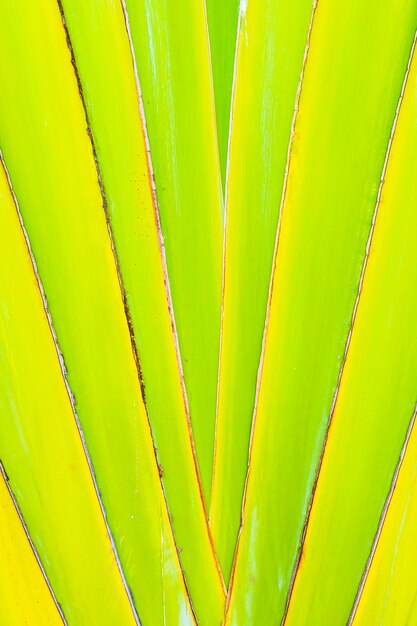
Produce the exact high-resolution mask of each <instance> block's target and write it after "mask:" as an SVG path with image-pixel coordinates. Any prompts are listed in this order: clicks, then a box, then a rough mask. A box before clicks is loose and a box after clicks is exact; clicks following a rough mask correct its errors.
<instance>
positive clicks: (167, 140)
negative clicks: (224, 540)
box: [125, 0, 223, 502]
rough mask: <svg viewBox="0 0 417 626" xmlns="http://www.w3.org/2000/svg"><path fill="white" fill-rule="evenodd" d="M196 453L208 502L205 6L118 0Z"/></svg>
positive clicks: (217, 220)
mask: <svg viewBox="0 0 417 626" xmlns="http://www.w3.org/2000/svg"><path fill="white" fill-rule="evenodd" d="M125 4H126V9H127V20H128V24H129V25H130V31H131V35H132V42H133V47H134V53H135V58H136V64H137V69H138V74H139V80H140V84H141V88H142V95H143V105H144V109H145V115H146V126H147V130H148V134H149V143H150V148H151V154H152V164H153V168H154V173H155V181H156V193H157V198H158V206H159V212H160V218H161V227H162V233H163V236H164V244H165V250H166V260H167V267H168V275H169V279H170V286H171V290H172V300H173V305H174V313H175V321H176V327H177V330H178V338H179V347H180V351H181V357H182V365H183V369H184V377H185V385H186V389H187V394H188V401H189V407H190V418H191V424H192V429H193V436H194V441H195V447H196V453H197V458H198V462H199V467H200V472H201V479H202V485H203V490H204V495H205V498H206V502H209V499H210V490H211V481H212V469H213V448H214V428H215V413H216V394H217V374H218V361H219V341H220V314H221V290H222V234H223V230H222V229H223V226H222V191H221V178H220V168H219V159H218V150H217V136H216V124H215V110H214V96H213V88H212V80H211V67H210V53H209V44H208V34H207V24H206V13H205V3H204V0H185V1H182V2H172V0H152V1H150V0H145V1H144V2H135V1H132V0H126V1H125Z"/></svg>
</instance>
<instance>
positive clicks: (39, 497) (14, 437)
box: [0, 167, 136, 626]
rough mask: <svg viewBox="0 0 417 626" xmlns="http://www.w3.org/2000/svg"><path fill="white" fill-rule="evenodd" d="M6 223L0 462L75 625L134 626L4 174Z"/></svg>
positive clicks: (0, 274)
mask: <svg viewBox="0 0 417 626" xmlns="http://www.w3.org/2000/svg"><path fill="white" fill-rule="evenodd" d="M0 222H1V227H0V239H1V241H0V304H1V306H0V459H1V460H2V464H3V466H4V467H5V469H6V472H7V474H8V476H9V480H10V487H11V489H12V491H13V493H14V494H15V496H16V499H17V503H18V505H19V508H20V510H21V512H22V515H23V517H24V519H25V521H26V524H27V528H28V531H29V533H30V535H31V537H32V540H33V543H34V545H35V547H36V549H37V551H38V554H39V557H40V559H41V562H42V564H43V566H44V568H45V571H46V574H47V576H48V579H49V581H50V583H51V586H52V588H53V590H54V593H55V596H56V598H57V600H58V601H59V603H60V605H61V606H62V609H63V611H64V613H65V616H66V619H67V621H68V624H69V625H72V624H74V625H75V624H80V623H83V624H91V625H97V626H98V625H99V624H103V623H105V622H106V620H107V621H110V622H112V621H113V622H114V623H116V622H117V623H118V624H121V625H123V626H133V625H134V624H135V623H136V620H135V617H134V614H133V612H132V608H131V606H130V603H129V598H128V595H127V593H126V589H125V588H124V586H123V581H122V578H121V576H120V573H119V570H118V567H117V563H116V559H115V555H114V553H113V550H112V544H111V541H110V538H109V535H108V533H107V529H106V526H105V523H104V519H103V516H102V511H101V509H100V504H99V501H98V499H97V495H96V490H95V487H94V483H93V480H92V477H91V474H90V469H89V466H88V463H87V459H86V457H85V453H84V449H83V445H82V441H81V439H80V434H79V432H78V429H77V424H76V421H75V419H74V414H73V411H72V407H71V403H70V399H69V396H68V392H67V388H66V385H65V382H64V378H63V376H62V371H61V368H60V364H59V360H58V355H57V352H56V348H55V344H54V340H53V337H52V334H51V330H50V327H49V324H48V319H47V316H46V315H45V309H44V307H43V302H42V297H41V293H40V291H39V289H38V284H37V280H36V276H35V273H34V269H33V266H32V264H31V259H30V255H29V253H28V249H27V246H26V242H25V237H24V234H23V231H22V229H21V225H20V221H19V217H18V214H17V211H16V207H15V205H14V202H13V198H12V195H11V192H10V189H9V187H8V182H7V179H6V175H5V172H4V170H3V168H2V167H1V168H0ZM4 532H5V531H4V530H3V529H2V530H1V534H2V536H4ZM15 549H16V548H15ZM30 587H32V583H31V585H30ZM28 593H30V592H29V591H28ZM28 597H29V596H28ZM2 604H3V600H2ZM4 623H10V622H4ZM21 623H24V621H22V622H21ZM42 623H43V622H42Z"/></svg>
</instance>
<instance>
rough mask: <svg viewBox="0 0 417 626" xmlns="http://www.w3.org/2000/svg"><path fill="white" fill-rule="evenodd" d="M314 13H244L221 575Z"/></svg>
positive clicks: (218, 460) (221, 449)
mask: <svg viewBox="0 0 417 626" xmlns="http://www.w3.org/2000/svg"><path fill="white" fill-rule="evenodd" d="M311 15H312V2H311V0H297V1H296V2H280V1H279V0H262V1H259V2H257V1H255V2H249V3H248V6H247V9H246V10H244V9H243V10H242V14H241V18H240V28H239V43H238V49H237V59H236V74H235V86H234V97H233V109H232V119H233V122H232V128H231V138H230V162H229V173H228V182H227V198H226V243H225V284H224V313H223V322H222V342H221V357H220V378H219V397H218V414H217V428H216V447H215V462H214V479H213V493H212V500H211V508H210V521H211V527H212V531H213V536H214V540H215V545H216V548H217V550H218V554H219V559H220V562H221V565H222V568H223V572H224V576H225V578H226V579H228V578H229V575H230V569H231V566H232V560H233V554H234V549H235V544H236V538H237V533H238V529H239V524H240V513H241V506H242V495H243V490H244V484H245V477H246V472H247V463H248V450H249V440H250V431H251V421H252V415H253V408H254V403H255V391H256V377H257V371H258V365H259V359H260V355H261V348H262V335H263V330H264V325H265V315H266V308H267V300H268V288H269V283H270V277H271V268H272V260H273V253H274V243H275V237H276V231H277V224H278V215H279V209H280V201H281V195H282V190H283V181H284V175H285V171H286V161H287V152H288V144H289V140H290V134H291V123H292V119H293V116H294V105H295V102H296V94H297V86H298V84H299V81H300V74H301V70H302V66H303V56H304V52H305V48H306V41H307V33H308V29H309V23H310V19H311Z"/></svg>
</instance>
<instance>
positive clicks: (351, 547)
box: [286, 60, 417, 626]
mask: <svg viewBox="0 0 417 626" xmlns="http://www.w3.org/2000/svg"><path fill="white" fill-rule="evenodd" d="M416 78H417V61H416V60H414V61H413V65H412V69H411V72H410V74H409V75H408V78H407V87H406V90H405V93H404V99H403V101H402V106H401V108H400V112H399V117H398V122H397V125H396V128H395V134H394V136H393V140H392V147H391V151H390V156H389V159H388V163H387V167H386V171H385V177H384V178H385V181H384V183H383V187H382V193H381V200H380V204H379V208H378V213H377V219H376V223H375V229H374V234H373V238H372V243H371V248H370V254H369V260H368V263H367V267H366V272H365V276H364V280H363V286H362V293H361V298H360V300H359V305H358V309H357V314H356V319H355V324H354V327H353V331H352V338H351V341H350V345H349V351H348V354H347V358H346V363H345V367H344V370H343V376H342V379H341V384H340V389H339V394H338V397H337V400H336V405H335V410H334V415H333V420H332V425H331V429H330V433H329V438H328V442H327V446H326V450H325V453H324V458H323V464H322V468H321V472H320V475H319V479H318V483H317V489H316V493H315V497H314V501H313V506H312V510H311V516H310V521H309V525H308V528H307V534H306V538H305V544H304V548H303V555H302V559H301V563H300V567H299V570H298V575H297V577H296V580H295V584H294V591H293V594H292V599H291V602H290V605H289V611H288V617H287V620H286V624H289V625H294V626H295V625H297V626H299V625H302V624H311V623H312V622H313V623H314V622H320V620H322V619H324V617H323V616H326V620H329V622H331V623H333V624H338V623H346V622H347V621H348V618H349V613H350V611H351V608H352V605H353V602H354V599H355V595H356V591H357V589H358V585H359V583H360V580H361V576H362V572H363V571H364V568H365V566H366V562H367V558H368V555H369V554H370V552H371V548H372V542H373V539H374V537H375V534H376V533H377V530H378V521H379V518H380V516H381V512H382V510H383V506H384V502H385V499H386V497H387V494H388V492H389V489H390V484H391V481H392V477H393V474H394V471H395V467H396V464H397V461H398V458H399V456H400V452H401V447H402V445H403V441H404V439H405V433H406V432H407V427H408V424H409V421H410V415H412V414H413V410H414V406H415V403H416V399H417V383H416V377H415V372H416V368H417V327H416V324H415V295H416V294H417V273H416V265H417V248H416V246H415V240H416V237H417V216H416V211H415V206H416V202H417V176H416V174H417V158H416V155H415V140H416V137H417V131H416V124H415V120H416V113H417V91H416ZM411 462H412V463H414V459H413V460H412V461H411ZM376 601H378V598H376ZM406 621H407V620H405V621H404V622H403V623H405V622H406ZM371 623H378V624H379V623H381V622H380V621H379V620H376V621H374V620H371ZM390 623H401V620H399V621H398V622H395V621H393V622H390Z"/></svg>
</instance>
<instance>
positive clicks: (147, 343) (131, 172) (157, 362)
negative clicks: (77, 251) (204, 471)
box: [62, 0, 225, 623]
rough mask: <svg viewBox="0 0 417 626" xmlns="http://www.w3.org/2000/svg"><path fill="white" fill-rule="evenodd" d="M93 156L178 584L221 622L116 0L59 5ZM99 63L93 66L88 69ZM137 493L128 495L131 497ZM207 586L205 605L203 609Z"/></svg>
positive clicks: (202, 612)
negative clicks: (176, 551) (182, 581)
mask: <svg viewBox="0 0 417 626" xmlns="http://www.w3.org/2000/svg"><path fill="white" fill-rule="evenodd" d="M62 9H63V19H64V22H65V24H66V27H67V29H68V36H69V45H70V47H71V49H72V51H73V54H74V62H75V68H76V71H77V73H78V77H79V80H80V87H81V91H82V97H83V99H84V103H85V106H86V111H87V118H88V122H89V125H90V129H91V137H92V141H93V144H94V147H95V150H96V157H97V161H98V166H99V171H100V176H101V183H102V188H103V192H104V195H105V199H106V203H107V211H108V216H109V220H110V226H111V230H112V234H113V236H114V241H115V244H116V251H117V258H118V263H119V266H120V272H121V277H122V280H123V286H124V290H125V299H126V304H127V306H128V315H129V317H130V322H131V326H132V329H133V331H134V336H135V344H136V349H137V352H138V357H139V361H140V369H141V375H142V381H143V385H144V393H145V398H146V408H147V411H148V415H149V419H150V422H151V425H152V430H153V434H154V441H155V446H156V448H157V456H158V461H159V464H160V472H161V475H162V483H163V486H164V489H165V493H166V497H167V501H168V506H169V511H170V513H171V516H172V524H173V529H174V535H175V539H176V542H177V545H178V547H179V548H181V552H180V561H181V563H182V565H183V568H184V572H185V577H186V581H187V587H188V589H189V591H190V594H191V596H192V598H193V601H194V607H195V610H196V613H197V616H198V617H200V618H201V619H203V617H204V616H205V618H206V620H207V621H208V623H212V622H216V620H217V621H220V620H221V617H222V614H223V611H224V601H225V594H224V591H223V588H222V582H221V577H220V574H219V571H218V566H217V562H216V558H215V555H214V551H213V548H212V545H211V540H210V535H209V530H208V523H207V518H206V514H205V508H204V500H203V497H202V493H201V488H200V484H199V477H198V471H197V468H196V462H195V459H194V456H193V448H192V442H191V439H190V433H189V427H188V422H187V420H188V415H187V405H186V400H185V398H184V391H183V388H182V381H181V374H180V369H179V364H178V362H177V353H176V346H175V341H174V336H173V331H172V328H171V317H170V312H169V308H168V301H167V290H166V286H165V283H164V280H165V277H164V268H163V265H162V258H161V250H160V247H159V239H158V228H157V221H156V215H155V207H154V198H153V191H152V185H151V177H150V173H149V170H148V163H147V154H146V144H145V138H144V135H143V129H142V122H141V115H140V102H139V94H138V93H137V88H136V79H135V73H134V64H133V59H132V56H131V50H130V46H129V39H128V33H127V32H126V25H125V21H124V15H123V11H122V6H121V3H120V0H114V1H111V2H106V3H100V4H98V5H97V3H96V2H95V1H94V0H63V1H62ZM97 59H100V63H97ZM134 497H138V496H135V494H134V493H132V494H131V498H134ZM207 589H210V590H211V594H212V596H211V602H210V603H207Z"/></svg>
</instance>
